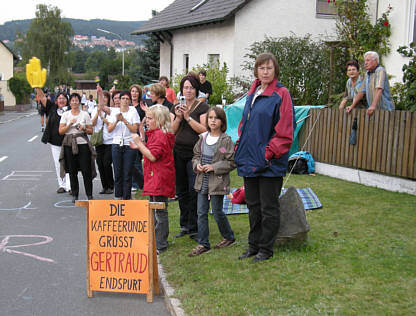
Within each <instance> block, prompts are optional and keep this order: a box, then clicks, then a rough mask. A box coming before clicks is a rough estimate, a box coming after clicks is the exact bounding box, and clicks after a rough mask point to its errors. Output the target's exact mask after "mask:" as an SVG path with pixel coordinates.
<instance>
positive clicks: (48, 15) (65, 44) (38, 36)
mask: <svg viewBox="0 0 416 316" xmlns="http://www.w3.org/2000/svg"><path fill="white" fill-rule="evenodd" d="M73 33H74V32H73V30H72V26H71V24H70V23H69V22H64V21H62V18H61V10H60V9H59V8H58V7H54V6H50V5H49V6H47V5H45V4H38V5H37V6H36V17H35V19H33V21H32V23H31V24H30V26H29V29H28V30H27V32H26V34H25V35H22V34H20V38H19V39H18V40H17V45H18V48H20V50H21V54H22V57H23V60H24V61H25V62H27V61H28V60H29V59H30V58H31V57H33V56H36V57H38V58H39V59H40V60H41V61H42V64H43V67H45V68H47V69H48V80H47V84H48V85H55V84H60V83H66V82H65V81H67V80H69V75H68V71H67V69H68V67H69V56H68V52H69V49H70V47H71V39H70V37H71V36H72V35H73Z"/></svg>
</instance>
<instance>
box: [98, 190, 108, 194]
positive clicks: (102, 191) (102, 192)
mask: <svg viewBox="0 0 416 316" xmlns="http://www.w3.org/2000/svg"><path fill="white" fill-rule="evenodd" d="M106 192H107V189H102V190H101V191H100V192H99V193H100V194H105V193H106Z"/></svg>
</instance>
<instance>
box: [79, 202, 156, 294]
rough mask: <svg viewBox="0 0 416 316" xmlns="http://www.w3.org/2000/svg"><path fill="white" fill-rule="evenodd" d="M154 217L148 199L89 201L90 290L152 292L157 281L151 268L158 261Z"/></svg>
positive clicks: (88, 270) (88, 262)
mask: <svg viewBox="0 0 416 316" xmlns="http://www.w3.org/2000/svg"><path fill="white" fill-rule="evenodd" d="M150 214H151V212H150V209H149V202H148V201H144V200H141V201H139V200H137V201H136V200H129V201H125V200H113V201H104V200H92V201H89V210H88V216H87V219H88V224H87V227H88V241H87V242H88V260H87V264H88V267H87V272H89V273H88V274H89V282H88V283H89V284H88V286H89V290H90V291H108V292H129V293H149V285H150V283H151V282H153V279H151V278H152V277H151V275H152V274H153V271H150V270H152V269H153V267H152V269H149V265H152V264H153V261H152V260H153V259H154V258H153V246H154V235H153V234H154V231H153V222H152V219H151V218H150V216H149V215H150ZM151 243H152V247H150V244H151ZM155 268H156V267H155ZM152 288H153V287H151V289H152Z"/></svg>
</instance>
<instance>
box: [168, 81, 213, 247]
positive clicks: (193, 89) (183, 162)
mask: <svg viewBox="0 0 416 316" xmlns="http://www.w3.org/2000/svg"><path fill="white" fill-rule="evenodd" d="M180 92H181V96H182V98H181V99H180V103H179V104H178V105H177V106H176V107H174V108H172V112H173V114H174V115H175V119H174V120H173V122H172V129H173V132H174V133H175V135H176V138H175V145H174V148H173V156H174V160H175V171H176V193H177V195H178V201H179V208H180V226H181V231H180V232H179V234H177V235H176V236H175V237H182V236H185V235H187V234H189V235H190V237H191V238H193V239H195V238H196V237H197V233H198V225H197V219H198V216H197V193H196V191H195V190H194V182H195V173H194V171H193V168H192V157H193V149H194V146H195V144H196V142H197V141H198V139H199V137H198V135H199V134H201V133H203V132H205V131H206V130H207V129H206V126H205V122H206V112H207V111H208V109H209V106H208V104H206V103H205V102H201V101H199V100H198V99H197V96H198V93H199V82H198V80H197V79H196V78H194V77H193V76H186V77H184V78H182V80H181V84H180Z"/></svg>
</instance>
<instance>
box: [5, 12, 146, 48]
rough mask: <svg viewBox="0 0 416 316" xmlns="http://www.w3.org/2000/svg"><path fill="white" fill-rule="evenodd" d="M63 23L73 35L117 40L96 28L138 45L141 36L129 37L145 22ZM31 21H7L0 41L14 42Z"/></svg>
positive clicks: (75, 20) (85, 21) (93, 21)
mask: <svg viewBox="0 0 416 316" xmlns="http://www.w3.org/2000/svg"><path fill="white" fill-rule="evenodd" d="M63 20H64V21H67V22H70V23H71V25H72V28H73V29H74V33H75V34H79V35H88V36H92V35H95V36H98V37H99V36H105V37H106V38H108V39H117V37H116V36H114V35H111V34H107V33H103V32H100V31H97V28H100V29H104V30H108V31H111V32H114V33H117V34H120V36H121V37H122V38H123V39H126V40H129V41H134V42H135V43H137V44H139V43H140V42H141V39H142V38H143V37H142V36H137V35H130V33H131V32H133V31H135V30H137V29H138V28H139V27H140V25H142V24H143V23H145V22H146V21H112V20H99V19H94V20H78V19H67V18H64V19H63ZM31 22H32V20H31V19H29V20H16V21H9V22H6V23H4V24H2V25H0V40H9V41H14V39H15V36H16V33H17V32H26V30H27V29H28V28H29V25H30V23H31Z"/></svg>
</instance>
